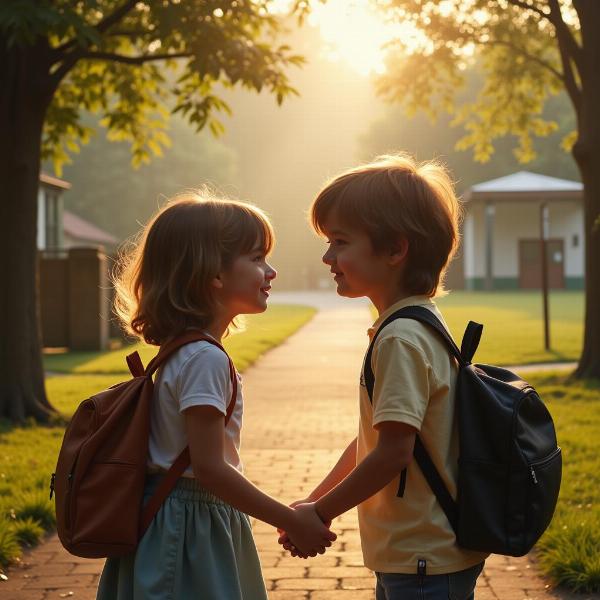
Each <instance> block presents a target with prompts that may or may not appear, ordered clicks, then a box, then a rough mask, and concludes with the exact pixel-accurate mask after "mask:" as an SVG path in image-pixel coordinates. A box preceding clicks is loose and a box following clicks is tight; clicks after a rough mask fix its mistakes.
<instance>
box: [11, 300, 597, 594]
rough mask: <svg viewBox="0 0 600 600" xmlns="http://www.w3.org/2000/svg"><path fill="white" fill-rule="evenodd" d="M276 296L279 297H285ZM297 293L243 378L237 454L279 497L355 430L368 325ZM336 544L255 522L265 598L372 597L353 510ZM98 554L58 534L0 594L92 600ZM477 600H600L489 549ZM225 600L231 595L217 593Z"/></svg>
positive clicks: (290, 494) (299, 493) (301, 486)
mask: <svg viewBox="0 0 600 600" xmlns="http://www.w3.org/2000/svg"><path fill="white" fill-rule="evenodd" d="M290 299H291V298H289V297H286V296H284V295H280V297H279V298H277V300H279V301H290ZM302 300H303V301H304V302H306V303H311V304H315V305H317V306H319V307H320V308H321V310H320V312H319V313H318V314H317V315H316V317H315V318H314V319H313V320H312V321H311V322H310V323H309V324H308V325H306V326H305V327H304V328H303V329H302V330H301V331H300V332H298V333H297V334H296V335H294V336H292V337H291V338H289V339H288V340H287V341H286V342H285V343H284V344H282V345H281V346H280V347H279V348H277V349H275V350H273V351H271V352H268V353H267V354H266V355H265V356H264V357H262V358H261V359H260V361H258V363H257V364H256V365H255V366H254V367H252V368H250V369H249V370H248V371H247V372H246V374H245V375H244V395H245V396H244V397H245V399H246V405H245V416H244V433H243V447H242V458H243V460H244V463H245V468H246V473H247V475H248V477H249V478H250V479H251V480H252V481H254V482H255V483H256V484H258V485H259V486H260V487H261V488H263V489H264V490H265V491H267V492H268V493H270V494H272V495H274V496H275V497H277V498H279V499H281V500H282V501H285V502H290V501H292V500H296V499H298V498H301V497H304V496H305V495H306V494H307V493H308V492H309V491H310V490H311V489H312V488H313V487H314V486H315V485H316V483H317V482H318V481H319V479H320V477H322V475H323V474H324V473H325V472H326V471H327V469H328V468H330V467H331V466H332V465H333V464H334V463H335V461H336V459H337V457H338V456H339V453H340V451H341V450H342V449H343V447H345V445H346V444H347V442H348V441H349V440H350V439H352V437H353V436H354V435H355V433H356V423H357V412H358V407H357V401H356V389H357V379H358V373H359V369H360V364H361V361H362V356H363V352H364V348H365V343H366V334H365V331H366V328H367V327H368V325H369V324H370V316H369V312H368V309H367V307H366V305H365V303H363V302H347V301H343V302H342V303H340V302H339V301H337V300H336V298H335V297H334V296H332V295H331V294H314V295H308V296H306V297H305V298H304V297H303V298H302ZM333 527H334V530H335V531H336V532H337V533H338V536H339V538H338V541H337V542H336V543H335V545H334V546H332V548H330V549H329V550H328V552H327V553H326V554H325V555H323V556H318V557H316V558H313V559H308V560H305V561H304V560H300V559H296V558H292V557H290V556H288V555H286V554H285V553H284V552H282V549H281V547H280V546H279V545H278V544H277V536H276V534H275V532H274V530H273V528H272V527H270V526H269V525H266V524H264V523H261V522H258V521H255V522H254V533H255V538H256V542H257V546H258V549H259V553H260V557H261V562H262V566H263V573H264V577H265V581H266V583H267V589H268V590H269V598H270V600H373V599H374V597H375V595H374V591H373V588H374V578H373V574H372V573H371V572H370V571H369V570H368V569H366V568H365V567H364V566H363V564H362V554H361V551H360V539H359V535H358V526H357V520H356V511H355V510H353V511H350V512H349V513H347V514H345V515H342V517H340V518H339V519H337V520H336V521H335V523H334V525H333ZM102 564H103V561H102V560H86V559H81V558H77V557H73V556H70V555H69V554H67V553H66V551H64V550H63V549H62V546H61V545H60V542H59V541H58V539H57V538H56V536H52V537H50V538H49V539H48V540H47V541H46V542H45V543H44V544H42V545H41V546H39V547H38V548H37V549H35V550H33V551H32V552H28V553H26V554H25V556H24V557H23V559H22V561H21V563H20V564H19V565H17V566H16V567H13V568H12V569H11V570H9V572H8V581H4V582H2V581H0V598H1V599H2V600H54V599H56V600H58V599H60V598H69V599H73V600H91V599H92V598H94V597H95V589H96V586H97V583H98V575H99V573H100V570H101V568H102ZM476 597H477V600H559V599H561V600H592V599H595V600H598V599H599V598H600V595H571V594H567V593H564V592H559V591H557V590H552V589H550V587H549V585H548V583H547V582H546V581H545V580H544V579H543V578H541V577H540V576H539V575H538V574H537V572H536V570H535V566H534V564H533V563H532V559H531V558H529V557H524V558H519V559H513V558H506V557H502V556H492V557H490V559H489V560H488V561H487V563H486V567H485V569H484V572H483V575H482V577H480V580H479V582H478V586H477V594H476ZM223 600H227V599H223Z"/></svg>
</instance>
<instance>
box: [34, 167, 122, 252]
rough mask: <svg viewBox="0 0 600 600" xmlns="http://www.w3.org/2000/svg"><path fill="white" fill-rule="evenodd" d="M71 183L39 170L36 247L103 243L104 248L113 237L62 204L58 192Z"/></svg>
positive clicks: (113, 244)
mask: <svg viewBox="0 0 600 600" xmlns="http://www.w3.org/2000/svg"><path fill="white" fill-rule="evenodd" d="M70 188H71V184H70V183H68V182H67V181H63V180H62V179H58V177H52V176H51V175H47V174H46V173H41V174H40V185H39V188H38V227H37V247H38V249H39V250H64V249H68V248H73V247H78V246H103V247H104V248H105V249H106V250H107V251H108V252H110V251H112V250H114V249H115V248H116V246H117V244H118V240H117V238H115V237H114V236H112V235H111V234H110V233H107V232H106V231H103V230H102V229H100V228H99V227H96V225H94V224H93V223H90V222H89V221H86V220H85V219H82V218H81V217H78V216H77V215H74V214H73V213H71V212H69V211H68V210H65V209H64V207H63V198H62V193H63V192H64V191H66V190H68V189H70Z"/></svg>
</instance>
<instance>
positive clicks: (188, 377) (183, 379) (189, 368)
mask: <svg viewBox="0 0 600 600" xmlns="http://www.w3.org/2000/svg"><path fill="white" fill-rule="evenodd" d="M176 390H177V399H178V401H179V412H183V411H184V410H185V409H186V408H189V407H190V406H199V405H200V406H214V407H215V408H217V409H218V410H219V411H221V412H222V413H223V414H226V413H227V405H228V404H229V401H230V399H231V394H232V391H233V390H232V387H231V377H230V374H229V360H228V358H227V356H226V355H225V353H224V352H222V351H221V350H219V348H216V347H214V346H206V347H203V348H200V349H199V350H198V351H196V352H194V354H192V355H191V356H190V357H188V358H187V360H186V361H185V362H184V363H183V364H182V365H181V368H180V370H179V373H178V375H177V383H176Z"/></svg>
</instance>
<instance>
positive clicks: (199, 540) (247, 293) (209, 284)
mask: <svg viewBox="0 0 600 600" xmlns="http://www.w3.org/2000/svg"><path fill="white" fill-rule="evenodd" d="M273 243H274V235H273V230H272V228H271V225H270V223H269V221H268V220H267V217H266V216H265V215H264V214H263V213H262V212H261V211H260V210H259V209H257V208H255V207H253V206H251V205H248V204H245V203H242V202H235V201H225V200H217V199H206V198H202V197H200V195H198V194H186V195H184V196H179V197H177V198H175V199H174V200H172V201H171V202H170V203H169V204H168V205H167V206H166V207H165V208H164V209H163V210H162V211H160V212H159V213H158V215H157V216H156V217H155V218H154V219H153V220H152V221H151V222H150V224H149V225H148V226H147V228H146V230H145V232H144V234H143V238H142V242H141V244H139V245H138V247H137V249H136V250H135V251H134V252H133V253H132V255H131V256H130V258H129V259H127V260H126V263H125V265H124V268H123V269H121V273H120V275H119V276H118V278H117V281H116V282H115V283H116V289H117V300H116V307H117V313H118V314H119V317H120V318H121V320H122V321H123V323H124V324H125V325H126V327H127V328H128V330H129V331H130V332H131V333H133V334H134V335H137V336H139V337H140V338H143V339H144V340H145V341H146V342H148V343H150V344H155V345H161V344H164V343H165V342H166V341H168V340H170V339H172V338H174V337H176V336H178V335H180V334H182V333H183V332H185V331H186V330H188V329H194V330H200V331H202V332H204V333H205V334H208V335H209V336H210V337H212V338H214V339H215V340H216V341H218V342H220V341H221V339H222V337H223V336H224V335H226V333H227V332H228V330H229V328H230V327H231V326H232V325H234V319H235V317H237V316H238V315H241V314H249V313H260V312H263V311H265V310H266V308H267V299H268V297H269V290H270V289H271V282H272V280H273V279H274V278H275V276H276V272H275V270H274V269H273V268H272V267H271V266H270V265H269V264H268V263H267V262H266V256H267V255H268V254H269V252H270V251H271V249H272V246H273ZM230 375H231V373H230V367H229V360H228V358H227V356H226V355H225V353H224V352H223V351H222V350H221V349H219V348H218V347H216V346H214V345H213V344H210V343H209V342H206V341H197V342H192V343H190V344H188V345H185V346H182V347H181V348H180V349H179V350H177V351H176V352H175V353H174V354H173V355H172V356H171V357H170V358H169V359H168V360H167V362H166V363H165V364H164V366H162V367H161V368H159V370H158V373H157V376H156V381H155V386H154V400H153V404H152V414H151V431H150V441H149V457H148V471H149V474H148V477H147V483H146V499H148V497H150V496H151V494H152V492H153V490H154V489H155V486H156V485H157V482H158V481H159V480H160V477H161V473H164V471H165V470H167V469H168V468H169V467H170V466H171V464H172V463H173V461H174V460H175V458H176V457H177V456H178V455H179V453H180V452H181V451H182V450H183V448H184V447H185V446H186V445H189V450H190V457H191V467H190V468H189V469H188V470H187V471H186V472H185V473H184V477H182V478H180V479H179V481H178V483H177V484H176V486H175V488H174V489H173V491H172V492H171V494H170V495H169V497H168V498H167V499H166V500H165V502H164V503H163V505H162V507H161V508H160V510H159V511H158V513H157V514H156V516H155V518H154V520H153V521H152V523H151V524H150V526H149V528H148V530H147V531H146V533H145V535H144V536H143V538H142V539H141V541H140V543H139V545H138V547H137V549H136V552H135V553H134V554H132V555H128V556H125V557H121V558H109V559H108V560H107V561H106V565H105V567H104V571H103V573H102V576H101V579H100V584H99V588H98V596H97V597H98V598H99V599H100V600H163V599H164V600H167V599H169V600H187V599H192V598H193V599H197V600H200V599H202V600H265V599H266V597H267V595H266V591H265V586H264V583H263V579H262V575H261V570H260V563H259V559H258V555H257V552H256V547H255V545H254V540H253V538H252V534H251V530H250V523H249V519H248V517H247V514H249V515H252V516H254V517H256V518H258V519H261V520H263V521H266V522H267V523H270V524H272V525H273V526H275V527H277V528H279V529H283V530H285V531H287V532H288V534H289V537H290V538H291V540H293V543H294V545H295V546H296V547H297V548H298V549H299V551H300V552H301V553H303V554H304V555H311V556H315V555H316V554H317V552H319V553H323V552H324V551H325V547H327V546H330V545H331V541H332V540H334V539H335V537H336V536H335V534H333V533H332V532H331V531H329V529H328V528H327V527H326V526H325V525H324V524H323V523H322V521H321V519H320V518H319V516H318V515H317V513H316V511H315V509H314V505H310V504H309V505H306V506H301V507H299V508H298V509H292V508H290V507H287V506H285V505H283V504H281V503H279V502H277V501H276V500H274V499H273V498H271V497H269V496H268V495H266V494H265V493H263V492H262V491H261V490H259V489H258V488H256V487H255V486H254V485H253V484H252V483H251V482H250V481H248V480H247V479H246V478H245V477H244V475H243V474H242V466H241V462H240V457H239V447H240V429H241V423H242V411H243V399H242V394H241V385H239V383H238V386H237V390H238V391H237V400H236V404H235V408H234V410H233V414H232V416H231V419H230V420H229V421H225V415H226V413H227V405H228V403H229V401H230V398H231V396H232V393H233V383H232V380H231V378H230ZM236 376H237V377H238V382H239V375H237V374H236ZM246 513H247V514H246Z"/></svg>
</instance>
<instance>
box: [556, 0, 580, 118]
mask: <svg viewBox="0 0 600 600" xmlns="http://www.w3.org/2000/svg"><path fill="white" fill-rule="evenodd" d="M548 3H549V5H550V12H551V14H552V24H553V25H554V29H555V31H556V39H557V40H558V50H559V52H560V58H561V61H562V64H563V72H564V82H565V87H566V89H567V93H568V94H569V97H570V98H571V102H572V103H573V106H574V108H575V112H576V113H577V118H579V112H580V104H581V90H580V89H579V86H578V85H577V81H576V79H575V73H574V72H573V65H572V63H571V61H573V63H575V68H576V69H577V71H578V72H579V73H580V74H581V66H580V65H581V60H582V57H581V55H582V49H581V47H580V46H579V45H578V44H577V41H576V40H575V38H574V37H573V34H572V33H571V31H570V30H569V28H568V27H567V24H566V23H565V22H564V20H563V18H562V13H561V12H560V5H559V4H558V0H548Z"/></svg>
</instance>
